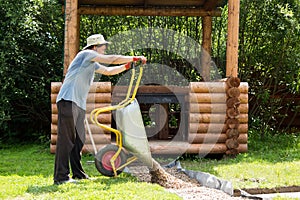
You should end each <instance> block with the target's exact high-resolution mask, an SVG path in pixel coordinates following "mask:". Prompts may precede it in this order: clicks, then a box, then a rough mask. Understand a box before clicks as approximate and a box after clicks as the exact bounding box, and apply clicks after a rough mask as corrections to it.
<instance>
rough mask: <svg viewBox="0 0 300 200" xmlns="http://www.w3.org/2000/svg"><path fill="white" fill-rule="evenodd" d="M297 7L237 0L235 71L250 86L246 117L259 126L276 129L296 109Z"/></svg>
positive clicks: (289, 0)
mask: <svg viewBox="0 0 300 200" xmlns="http://www.w3.org/2000/svg"><path fill="white" fill-rule="evenodd" d="M299 10H300V3H299V1H298V0H286V1H276V0H268V1H252V0H243V1H241V16H240V21H241V22H240V53H239V66H240V71H239V73H240V77H241V79H242V80H243V81H247V82H248V83H249V86H250V87H249V88H250V98H249V104H250V112H249V114H250V119H251V120H252V122H254V123H255V124H256V125H257V123H256V122H257V121H260V122H261V125H262V126H261V127H269V128H270V129H278V128H280V126H281V123H282V120H283V119H284V117H286V116H287V113H288V111H291V110H294V111H295V109H296V108H297V103H296V102H295V100H294V98H295V97H297V94H298V96H299V94H300V90H299V81H300V76H299V70H300V46H299V42H300V12H299ZM285 97H288V100H284V99H283V98H285ZM296 110H297V109H296ZM298 112H299V111H298ZM255 121H256V122H255Z"/></svg>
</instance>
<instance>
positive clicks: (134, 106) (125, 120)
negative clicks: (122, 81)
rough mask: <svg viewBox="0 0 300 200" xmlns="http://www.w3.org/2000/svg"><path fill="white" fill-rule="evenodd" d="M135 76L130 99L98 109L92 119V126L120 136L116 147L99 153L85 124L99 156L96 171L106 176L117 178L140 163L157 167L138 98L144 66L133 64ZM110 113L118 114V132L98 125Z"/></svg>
mask: <svg viewBox="0 0 300 200" xmlns="http://www.w3.org/2000/svg"><path fill="white" fill-rule="evenodd" d="M138 66H139V74H138V76H137V79H136V81H134V80H135V76H136V75H135V74H136V68H137V67H138ZM131 73H132V74H131V79H130V83H129V87H128V91H127V95H126V98H125V99H124V100H123V101H121V102H120V103H119V104H117V105H113V106H108V107H103V108H96V109H94V110H93V111H92V112H91V115H90V118H91V121H92V123H94V124H96V125H97V126H99V127H100V128H102V129H105V130H107V131H110V132H112V133H114V134H115V135H116V142H115V144H108V145H106V146H104V147H103V148H101V149H100V150H99V151H97V148H96V146H95V142H94V139H93V136H92V134H91V131H90V129H89V126H88V122H87V119H86V120H85V121H86V124H87V128H88V132H89V135H90V138H91V142H92V146H93V149H94V152H95V165H96V168H97V170H98V171H99V172H100V173H101V174H103V175H105V176H110V177H112V176H114V177H117V176H118V175H119V174H120V173H122V171H123V170H124V168H125V167H126V166H127V165H129V164H130V163H132V162H134V161H136V160H137V159H139V160H140V161H142V162H143V163H144V164H145V165H147V166H148V167H149V168H152V167H153V160H152V156H151V152H150V147H149V143H148V139H147V135H146V131H145V127H144V124H143V119H142V115H141V111H140V107H139V104H138V102H137V100H136V98H135V96H136V93H137V90H138V87H139V84H140V81H141V78H142V74H143V64H141V63H139V64H137V63H132V70H131ZM134 82H136V83H135V86H134V89H133V92H131V91H132V87H133V83H134ZM110 111H115V112H116V125H117V129H114V128H111V127H109V126H107V125H104V124H101V123H100V122H99V121H98V116H99V115H100V114H101V113H105V112H110Z"/></svg>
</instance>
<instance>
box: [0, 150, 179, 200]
mask: <svg viewBox="0 0 300 200" xmlns="http://www.w3.org/2000/svg"><path fill="white" fill-rule="evenodd" d="M0 157H1V159H0V185H1V187H0V199H14V198H18V199H138V200H139V199H160V198H159V197H161V196H163V197H164V199H180V198H179V197H177V196H176V195H174V194H171V193H169V192H167V191H166V190H164V188H162V187H160V186H159V185H156V184H149V183H141V182H137V180H136V179H135V178H134V177H132V176H130V175H128V174H126V173H122V174H121V175H120V176H119V177H118V178H108V177H105V176H102V175H100V174H99V173H98V171H97V169H96V168H95V166H94V164H89V162H88V161H90V160H93V157H92V156H88V155H86V156H84V157H83V160H82V162H83V165H84V168H85V170H86V172H87V173H88V174H89V175H90V176H91V177H93V178H95V180H91V181H89V180H84V181H80V182H79V183H78V184H64V185H59V186H57V185H53V166H54V165H53V164H54V155H52V154H50V153H49V148H48V147H44V146H40V145H25V146H24V145H22V146H18V145H16V146H12V147H8V146H6V147H2V149H1V150H0Z"/></svg>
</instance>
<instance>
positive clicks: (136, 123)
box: [116, 99, 153, 168]
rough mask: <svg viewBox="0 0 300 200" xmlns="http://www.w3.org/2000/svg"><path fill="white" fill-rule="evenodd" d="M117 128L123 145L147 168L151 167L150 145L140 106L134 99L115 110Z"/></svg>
mask: <svg viewBox="0 0 300 200" xmlns="http://www.w3.org/2000/svg"><path fill="white" fill-rule="evenodd" d="M116 123H117V128H118V130H120V131H121V132H122V135H123V146H124V147H125V149H126V150H127V151H129V152H130V153H132V154H133V155H135V156H136V157H137V158H138V159H139V160H140V161H142V162H143V163H144V164H145V165H147V166H148V167H149V168H152V167H153V161H152V156H151V152H150V147H149V143H148V139H147V135H146V131H145V127H144V123H143V118H142V114H141V110H140V106H139V104H138V102H137V100H136V99H134V101H133V102H131V103H130V104H129V105H128V106H126V107H124V108H121V109H118V110H116Z"/></svg>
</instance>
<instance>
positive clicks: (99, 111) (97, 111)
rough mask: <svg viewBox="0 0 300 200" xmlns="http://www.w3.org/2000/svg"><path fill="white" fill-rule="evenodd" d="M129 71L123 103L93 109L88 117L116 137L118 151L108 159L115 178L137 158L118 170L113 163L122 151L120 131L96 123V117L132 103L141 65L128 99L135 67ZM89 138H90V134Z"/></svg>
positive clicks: (139, 80) (134, 157) (130, 159)
mask: <svg viewBox="0 0 300 200" xmlns="http://www.w3.org/2000/svg"><path fill="white" fill-rule="evenodd" d="M131 71H132V74H131V79H130V83H129V87H128V91H127V95H126V98H125V99H124V100H123V101H121V102H120V103H119V104H117V105H114V106H107V107H103V108H96V109H94V110H93V111H92V112H91V115H90V119H91V121H92V123H94V124H96V125H97V126H99V127H100V128H102V129H105V130H107V131H110V132H113V133H114V134H115V135H116V145H117V146H118V150H117V151H116V153H115V154H114V155H113V156H112V158H111V159H110V163H111V167H112V169H113V172H114V176H115V177H116V176H117V171H118V170H120V169H123V168H124V167H125V166H127V165H129V164H130V163H132V162H134V161H135V160H137V159H138V158H137V157H136V156H134V155H133V156H131V157H130V158H128V159H127V160H126V163H125V164H123V165H121V166H119V167H118V168H116V167H115V161H116V159H117V158H118V156H119V155H120V153H121V151H122V148H123V136H122V133H121V131H119V130H117V129H114V128H111V127H109V126H107V125H104V124H101V123H100V122H99V121H98V116H99V115H100V114H102V113H105V112H110V111H113V110H117V109H122V108H124V107H126V106H127V105H129V104H130V103H132V102H133V101H134V100H135V96H136V93H137V90H138V87H139V84H140V82H141V78H142V76H143V65H142V64H141V65H140V69H139V75H138V78H137V80H136V84H135V87H134V90H133V92H132V95H131V97H130V94H131V90H132V86H133V82H134V78H135V73H136V69H135V67H133V68H132V70H131ZM86 122H87V121H86ZM88 128H89V127H88ZM88 131H89V133H90V130H88ZM90 136H91V134H90ZM91 140H92V144H93V146H94V150H95V154H96V153H97V150H96V147H95V144H94V142H93V138H92V136H91Z"/></svg>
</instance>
